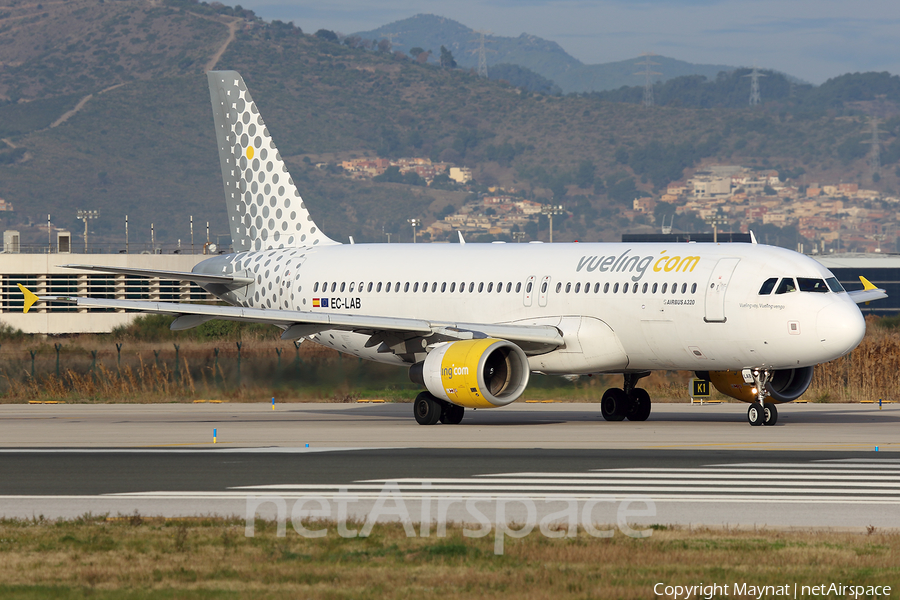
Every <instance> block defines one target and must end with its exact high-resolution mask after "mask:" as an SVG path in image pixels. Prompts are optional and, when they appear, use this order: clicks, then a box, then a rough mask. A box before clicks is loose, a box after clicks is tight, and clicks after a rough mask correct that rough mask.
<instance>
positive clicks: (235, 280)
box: [62, 265, 253, 286]
mask: <svg viewBox="0 0 900 600" xmlns="http://www.w3.org/2000/svg"><path fill="white" fill-rule="evenodd" d="M62 266H63V267H64V268H66V269H81V270H83V271H100V272H101V273H116V274H119V275H138V276H140V277H159V278H160V279H174V280H175V281H193V282H196V283H220V284H222V285H232V286H244V285H248V284H251V283H253V278H252V277H235V276H233V275H208V274H206V273H190V272H186V271H160V270H157V269H137V268H134V267H107V266H102V265H62Z"/></svg>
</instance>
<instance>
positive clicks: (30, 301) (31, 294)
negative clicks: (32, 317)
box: [16, 283, 38, 314]
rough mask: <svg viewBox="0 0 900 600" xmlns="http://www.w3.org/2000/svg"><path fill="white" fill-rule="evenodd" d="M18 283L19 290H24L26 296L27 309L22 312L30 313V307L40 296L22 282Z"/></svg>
mask: <svg viewBox="0 0 900 600" xmlns="http://www.w3.org/2000/svg"><path fill="white" fill-rule="evenodd" d="M16 285H18V286H19V290H20V291H21V292H22V295H23V296H25V309H24V310H23V311H22V312H23V313H25V314H28V309H30V308H31V307H32V305H34V303H35V302H37V301H38V297H37V295H36V294H35V293H34V292H32V291H31V290H29V289H28V288H27V287H25V286H24V285H22V284H21V283H19V284H16Z"/></svg>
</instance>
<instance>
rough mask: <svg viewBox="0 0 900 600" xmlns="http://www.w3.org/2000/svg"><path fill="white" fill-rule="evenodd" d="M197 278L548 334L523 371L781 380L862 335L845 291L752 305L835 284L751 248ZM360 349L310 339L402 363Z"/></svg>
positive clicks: (270, 304)
mask: <svg viewBox="0 0 900 600" xmlns="http://www.w3.org/2000/svg"><path fill="white" fill-rule="evenodd" d="M195 271H200V272H209V273H234V274H240V275H245V276H251V277H254V278H255V283H254V284H251V285H250V286H248V287H246V288H242V289H239V290H236V291H234V292H228V293H220V294H219V295H220V296H221V297H222V298H223V299H224V300H226V301H228V302H229V303H232V304H238V305H243V306H249V307H256V308H271V309H291V310H298V311H310V312H330V313H343V314H364V315H372V316H393V317H398V316H402V317H410V318H417V319H423V320H428V321H432V322H440V323H455V322H463V323H521V324H539V325H553V326H555V327H557V328H558V329H559V330H560V331H561V332H562V333H563V336H564V339H565V342H566V344H565V346H564V347H562V348H559V349H557V350H554V351H552V352H546V353H543V354H533V355H531V356H529V362H530V366H531V368H532V369H533V370H537V371H543V372H548V373H593V372H622V371H640V370H653V369H684V370H698V371H713V370H715V371H718V370H732V369H742V368H749V367H766V368H770V369H786V368H793V367H800V366H809V365H814V364H818V363H821V362H826V361H829V360H833V359H835V358H838V357H840V356H842V355H844V354H846V353H847V352H849V351H850V350H852V349H853V348H854V347H855V346H856V345H857V344H858V343H859V342H860V340H861V339H862V336H863V334H864V332H865V322H864V320H863V318H862V316H861V314H860V311H859V309H858V308H857V307H856V304H855V303H854V302H853V300H851V299H850V297H849V296H848V295H847V294H846V293H843V292H841V293H835V292H831V291H829V292H826V293H812V292H801V291H792V292H790V293H783V294H775V293H774V292H773V293H770V294H766V295H760V293H759V291H760V286H761V285H762V283H763V282H764V281H765V280H767V279H770V278H783V277H794V278H796V277H803V278H816V279H822V280H824V279H827V278H830V277H833V275H832V274H831V273H830V272H829V271H828V270H827V269H826V268H824V267H823V266H821V265H820V264H819V263H817V262H816V261H814V260H812V259H810V258H808V257H806V256H803V255H801V254H798V253H795V252H791V251H789V250H784V249H781V248H776V247H772V246H763V245H756V244H695V243H689V244H685V243H680V244H641V243H619V244H581V243H572V244H553V245H550V244H415V245H413V244H390V245H388V244H357V245H323V246H318V247H313V248H297V249H279V250H264V251H259V252H246V253H239V254H232V255H226V256H221V257H216V258H213V259H210V260H209V261H205V262H204V263H201V264H200V265H198V267H197V268H196V269H195ZM370 284H371V286H370ZM388 285H390V290H389V291H388ZM463 286H464V287H463ZM461 288H462V289H463V290H464V291H461ZM626 289H627V291H625V290H626ZM470 290H471V291H470ZM498 290H499V291H498ZM586 290H587V291H586ZM369 337H370V335H369V334H368V333H354V332H348V331H325V332H322V333H319V334H317V335H315V336H311V339H313V340H314V341H316V342H318V343H321V344H324V345H327V346H330V347H333V348H336V349H337V350H340V351H342V352H347V353H350V354H354V355H357V356H360V357H363V358H367V359H370V360H376V361H381V362H391V363H402V362H403V361H402V360H401V358H399V357H397V356H395V355H394V354H391V353H385V352H381V353H379V352H378V351H377V350H378V349H377V348H374V347H373V348H365V343H366V341H367V340H368V339H369Z"/></svg>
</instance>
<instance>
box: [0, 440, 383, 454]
mask: <svg viewBox="0 0 900 600" xmlns="http://www.w3.org/2000/svg"><path fill="white" fill-rule="evenodd" d="M200 445H201V444H197V446H200ZM399 449H400V448H394V447H389V446H378V447H376V446H372V447H356V446H347V447H342V446H334V447H329V446H316V447H314V448H302V447H289V446H258V447H257V446H253V447H249V446H248V447H240V448H234V447H231V448H229V447H228V446H226V445H223V444H221V443H220V444H216V445H215V446H214V445H213V444H207V445H206V446H205V447H202V448H198V447H190V448H184V447H172V446H170V447H165V448H155V447H151V448H148V447H142V448H0V454H198V453H210V452H215V453H216V454H309V453H315V452H358V451H371V450H399Z"/></svg>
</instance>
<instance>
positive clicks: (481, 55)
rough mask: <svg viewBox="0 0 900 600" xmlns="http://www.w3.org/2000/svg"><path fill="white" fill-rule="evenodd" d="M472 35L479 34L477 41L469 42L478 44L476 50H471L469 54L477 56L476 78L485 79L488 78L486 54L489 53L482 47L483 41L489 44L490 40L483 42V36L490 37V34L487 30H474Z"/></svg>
mask: <svg viewBox="0 0 900 600" xmlns="http://www.w3.org/2000/svg"><path fill="white" fill-rule="evenodd" d="M473 33H477V34H479V38H478V39H477V40H471V41H473V42H478V43H479V44H478V48H477V49H476V50H471V52H473V53H477V54H478V76H479V77H484V78H485V79H487V76H488V68H487V53H488V52H489V51H488V50H487V49H486V48H485V47H484V44H485V41H487V42H488V43H490V42H491V40H485V39H484V36H486V35H490V34H491V33H492V32H491V31H488V30H487V29H476V30H474V31H473ZM490 52H494V51H493V50H491V51H490Z"/></svg>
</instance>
